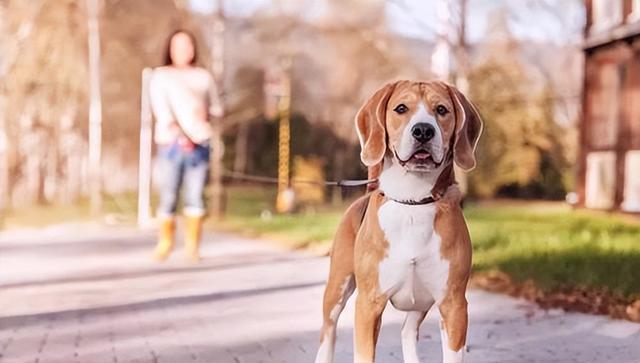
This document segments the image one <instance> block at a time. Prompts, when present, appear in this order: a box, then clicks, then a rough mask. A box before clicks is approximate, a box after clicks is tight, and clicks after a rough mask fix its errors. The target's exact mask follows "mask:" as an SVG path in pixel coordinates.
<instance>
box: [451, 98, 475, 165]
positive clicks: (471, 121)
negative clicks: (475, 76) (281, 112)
mask: <svg viewBox="0 0 640 363" xmlns="http://www.w3.org/2000/svg"><path fill="white" fill-rule="evenodd" d="M449 94H450V95H451V100H452V101H453V104H454V105H455V112H456V113H455V116H456V131H455V136H454V137H455V140H454V142H453V160H454V161H455V162H456V164H458V166H459V167H460V168H462V169H463V170H465V171H469V170H471V169H473V168H474V167H475V166H476V156H475V151H476V146H477V145H478V139H480V134H481V133H482V119H481V118H480V114H479V113H478V110H477V109H476V107H475V106H474V105H473V103H471V101H469V100H468V99H467V97H465V96H464V95H463V94H462V93H461V92H460V91H458V89H457V88H455V87H453V86H449Z"/></svg>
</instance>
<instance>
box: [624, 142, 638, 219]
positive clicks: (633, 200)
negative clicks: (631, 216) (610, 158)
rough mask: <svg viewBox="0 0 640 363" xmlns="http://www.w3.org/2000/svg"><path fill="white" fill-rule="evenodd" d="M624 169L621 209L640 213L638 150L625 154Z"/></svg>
mask: <svg viewBox="0 0 640 363" xmlns="http://www.w3.org/2000/svg"><path fill="white" fill-rule="evenodd" d="M624 169H625V172H624V201H623V202H622V209H624V210H625V211H627V212H640V150H631V151H629V152H627V155H626V158H625V168H624Z"/></svg>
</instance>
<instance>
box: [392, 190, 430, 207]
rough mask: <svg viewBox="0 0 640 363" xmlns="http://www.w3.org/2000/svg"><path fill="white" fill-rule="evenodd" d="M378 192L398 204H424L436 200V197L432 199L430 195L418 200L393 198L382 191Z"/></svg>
mask: <svg viewBox="0 0 640 363" xmlns="http://www.w3.org/2000/svg"><path fill="white" fill-rule="evenodd" d="M380 194H382V196H384V197H386V198H389V199H390V200H393V201H394V202H397V203H400V204H406V205H425V204H431V203H434V202H435V201H436V199H434V198H433V197H431V196H429V197H426V198H422V199H420V200H403V199H393V198H391V197H387V196H386V195H384V193H382V192H381V193H380Z"/></svg>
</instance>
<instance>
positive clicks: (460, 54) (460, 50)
mask: <svg viewBox="0 0 640 363" xmlns="http://www.w3.org/2000/svg"><path fill="white" fill-rule="evenodd" d="M458 1H459V2H460V3H459V4H460V19H459V23H460V26H459V27H458V47H457V49H456V80H455V82H456V87H458V90H460V92H462V93H463V94H465V95H466V94H468V93H469V78H468V76H469V52H468V48H467V10H468V7H469V0H458ZM454 172H455V173H456V176H457V178H456V179H457V182H458V185H459V186H460V190H461V191H462V194H463V195H467V192H468V191H469V181H468V178H467V172H465V171H464V170H462V169H461V168H458V167H457V166H456V165H454Z"/></svg>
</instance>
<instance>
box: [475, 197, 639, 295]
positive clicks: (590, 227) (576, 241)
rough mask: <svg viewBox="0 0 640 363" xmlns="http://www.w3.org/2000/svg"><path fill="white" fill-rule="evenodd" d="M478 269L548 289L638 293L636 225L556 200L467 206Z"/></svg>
mask: <svg viewBox="0 0 640 363" xmlns="http://www.w3.org/2000/svg"><path fill="white" fill-rule="evenodd" d="M465 215H466V218H467V221H468V224H469V230H470V233H471V237H472V241H473V248H474V268H475V270H477V271H483V270H492V269H497V270H499V271H502V272H505V273H507V274H508V275H509V276H510V277H511V278H513V279H514V280H515V281H517V282H523V281H525V280H527V279H532V280H533V281H534V282H535V284H536V286H538V287H540V288H541V289H543V290H546V291H553V290H558V289H562V288H576V287H577V288H587V289H598V290H600V289H605V290H608V291H610V292H613V293H616V294H621V295H623V296H625V297H634V296H635V297H640V224H638V222H633V221H630V220H629V217H628V216H627V217H624V216H620V215H608V214H604V213H597V212H590V211H574V210H571V209H570V208H568V207H564V206H562V205H560V204H556V205H554V204H549V203H544V204H539V205H536V204H532V205H527V204H515V205H501V204H480V205H472V206H470V207H469V208H466V209H465Z"/></svg>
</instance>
